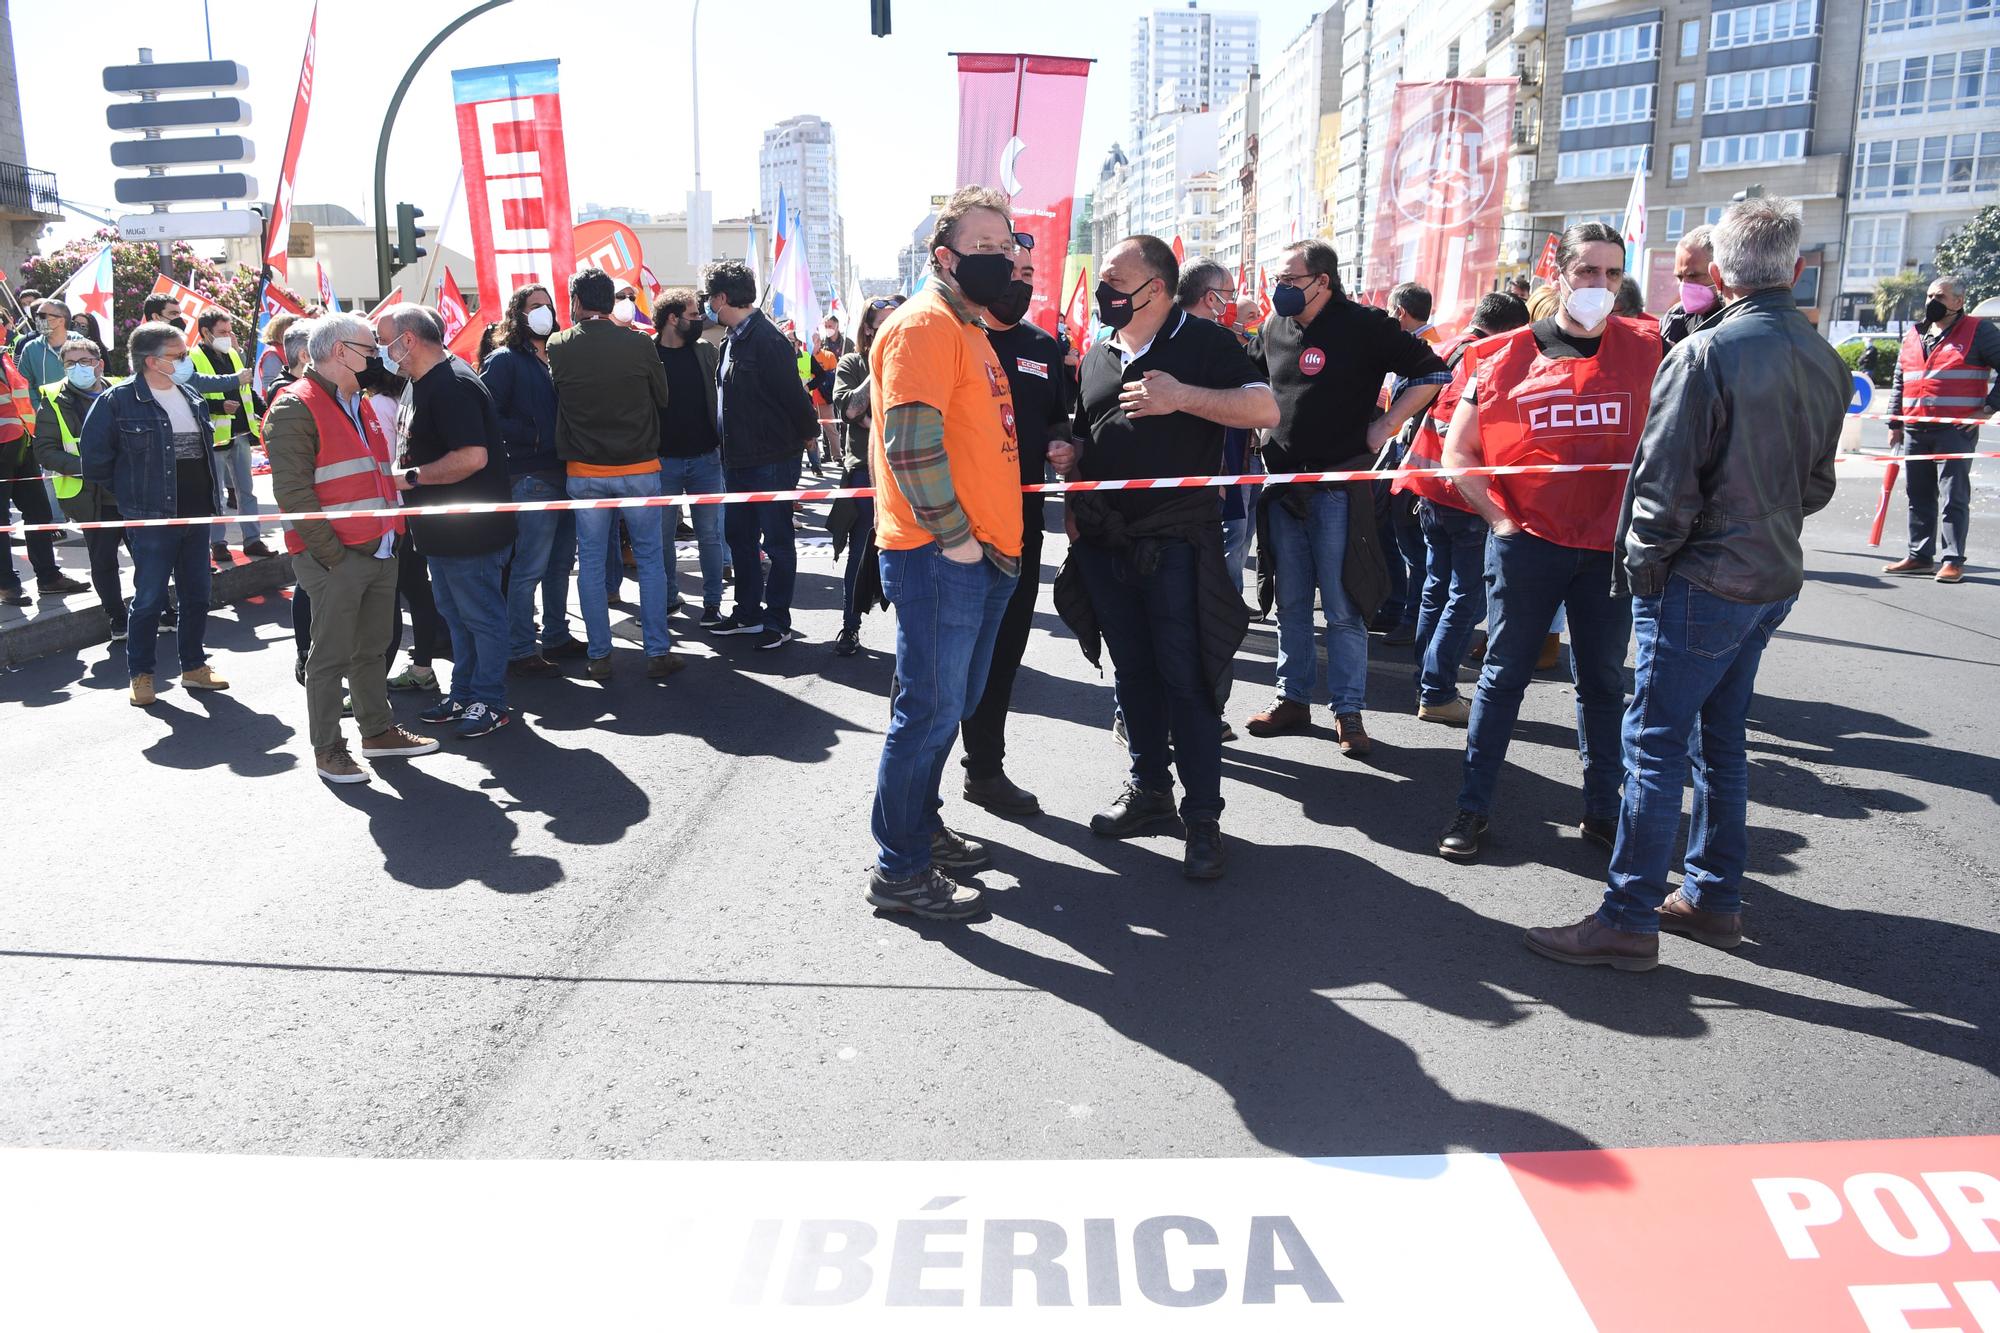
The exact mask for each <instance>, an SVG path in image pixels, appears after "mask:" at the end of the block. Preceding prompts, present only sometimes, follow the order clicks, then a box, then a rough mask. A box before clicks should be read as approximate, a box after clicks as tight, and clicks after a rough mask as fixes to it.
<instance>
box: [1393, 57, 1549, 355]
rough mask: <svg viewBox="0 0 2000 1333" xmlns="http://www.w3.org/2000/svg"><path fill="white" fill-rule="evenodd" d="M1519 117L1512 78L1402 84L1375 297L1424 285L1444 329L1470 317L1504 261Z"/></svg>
mask: <svg viewBox="0 0 2000 1333" xmlns="http://www.w3.org/2000/svg"><path fill="white" fill-rule="evenodd" d="M1513 117H1514V82H1513V80H1511V79H1447V80H1444V81H1443V82H1440V83H1399V84H1397V85H1396V98H1395V102H1394V104H1393V105H1392V107H1391V109H1390V115H1389V141H1388V156H1387V159H1386V160H1387V164H1388V165H1387V167H1386V168H1385V170H1384V173H1383V176H1384V179H1383V182H1382V201H1381V204H1380V206H1379V208H1378V210H1377V212H1376V216H1375V228H1374V235H1373V238H1372V240H1371V243H1370V245H1369V247H1368V281H1367V284H1366V285H1367V289H1368V290H1367V295H1368V296H1369V298H1370V299H1372V300H1376V301H1378V302H1379V301H1381V300H1383V299H1385V298H1386V297H1387V295H1388V292H1389V289H1390V288H1391V287H1393V286H1395V285H1396V284H1397V283H1399V282H1420V283H1422V284H1423V285H1424V286H1426V287H1428V288H1430V289H1431V296H1432V298H1433V300H1434V302H1435V304H1434V308H1433V314H1432V316H1431V318H1432V320H1433V321H1434V322H1436V323H1438V324H1443V325H1455V324H1459V323H1462V322H1463V321H1464V320H1465V319H1467V318H1469V317H1470V315H1471V312H1472V307H1473V305H1474V304H1475V303H1477V302H1478V300H1479V298H1480V296H1482V295H1483V294H1485V292H1486V291H1487V290H1488V288H1490V287H1491V286H1492V284H1493V276H1494V273H1495V272H1496V270H1497V269H1498V266H1499V262H1500V227H1501V222H1502V218H1503V216H1504V213H1505V207H1506V203H1505V200H1506V193H1507V190H1506V186H1507V141H1508V134H1509V132H1510V131H1511V129H1512V126H1513Z"/></svg>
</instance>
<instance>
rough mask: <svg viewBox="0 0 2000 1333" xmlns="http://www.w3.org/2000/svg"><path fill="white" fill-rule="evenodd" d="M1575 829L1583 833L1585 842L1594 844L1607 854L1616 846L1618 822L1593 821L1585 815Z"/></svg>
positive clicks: (1612, 820) (1610, 820)
mask: <svg viewBox="0 0 2000 1333" xmlns="http://www.w3.org/2000/svg"><path fill="white" fill-rule="evenodd" d="M1577 828H1578V829H1579V830H1580V831H1581V832H1582V833H1583V840H1584V841H1585V842H1594V843H1596V844H1597V845H1598V846H1599V847H1602V848H1603V849H1604V850H1605V851H1607V852H1608V851H1612V850H1614V849H1615V848H1616V847H1617V846H1618V821H1617V820H1615V819H1593V818H1591V817H1590V816H1589V815H1585V816H1584V817H1583V822H1582V823H1581V824H1578V825H1577Z"/></svg>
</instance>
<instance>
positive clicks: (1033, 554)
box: [959, 495, 1043, 778]
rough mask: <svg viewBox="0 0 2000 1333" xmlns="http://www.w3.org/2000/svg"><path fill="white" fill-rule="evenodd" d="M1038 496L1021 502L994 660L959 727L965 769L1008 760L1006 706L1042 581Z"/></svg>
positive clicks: (987, 772)
mask: <svg viewBox="0 0 2000 1333" xmlns="http://www.w3.org/2000/svg"><path fill="white" fill-rule="evenodd" d="M1042 503H1043V502H1042V498H1041V497H1040V496H1039V495H1038V496H1035V497H1033V498H1031V499H1029V500H1028V501H1027V502H1026V503H1025V504H1023V505H1022V506H1021V575H1020V578H1019V579H1018V580H1016V582H1015V584H1014V595H1013V596H1012V597H1010V598H1008V599H1007V610H1006V612H1005V614H1003V615H1002V616H1001V617H1000V634H999V636H998V637H997V638H995V639H994V640H993V664H992V665H991V666H989V667H988V668H987V669H986V690H985V692H984V693H982V694H981V695H980V696H979V707H977V708H975V709H974V710H973V711H972V716H971V717H968V718H967V719H965V725H964V726H963V727H961V728H959V738H960V740H961V741H963V743H964V745H965V757H964V758H963V759H961V760H960V761H959V762H960V763H962V764H964V765H965V774H966V776H967V777H973V778H997V777H999V776H1000V773H1001V771H1002V770H1003V769H1004V768H1005V767H1006V761H1007V709H1008V707H1009V706H1010V705H1011V704H1012V702H1013V699H1014V677H1015V675H1016V674H1018V673H1019V672H1020V670H1021V658H1022V657H1023V656H1024V655H1025V654H1026V653H1027V651H1028V630H1029V628H1030V627H1032V626H1033V625H1034V623H1035V597H1036V595H1037V594H1038V593H1039V592H1040V591H1041V586H1042Z"/></svg>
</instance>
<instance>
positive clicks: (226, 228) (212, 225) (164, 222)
mask: <svg viewBox="0 0 2000 1333" xmlns="http://www.w3.org/2000/svg"><path fill="white" fill-rule="evenodd" d="M263 230H264V219H263V217H262V216H261V215H259V214H257V213H254V212H252V211H251V210H249V209H247V208H228V209H223V208H211V209H202V210H199V211H196V212H190V213H127V214H126V215H125V216H124V217H121V218H119V219H118V238H119V239H120V240H124V241H193V240H212V239H219V238H222V237H227V236H257V235H261V234H262V233H263Z"/></svg>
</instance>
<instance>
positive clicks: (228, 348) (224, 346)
mask: <svg viewBox="0 0 2000 1333" xmlns="http://www.w3.org/2000/svg"><path fill="white" fill-rule="evenodd" d="M215 350H216V351H218V352H233V351H235V350H236V339H234V338H232V337H230V336H229V335H228V334H226V333H225V334H223V335H222V336H221V337H220V338H217V339H216V340H215Z"/></svg>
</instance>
